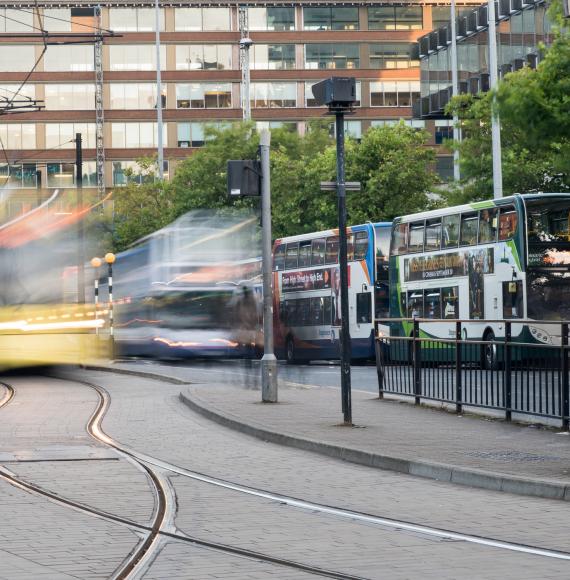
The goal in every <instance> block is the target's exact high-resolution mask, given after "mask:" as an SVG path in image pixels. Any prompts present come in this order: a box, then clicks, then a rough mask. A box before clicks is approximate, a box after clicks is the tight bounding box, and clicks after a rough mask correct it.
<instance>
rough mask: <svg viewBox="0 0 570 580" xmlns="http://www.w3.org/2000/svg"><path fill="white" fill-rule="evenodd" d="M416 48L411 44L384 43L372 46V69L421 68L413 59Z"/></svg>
mask: <svg viewBox="0 0 570 580" xmlns="http://www.w3.org/2000/svg"><path fill="white" fill-rule="evenodd" d="M413 54H415V46H414V44H412V43H409V42H383V43H378V44H370V68H379V69H404V68H410V67H416V66H419V65H420V63H419V60H418V59H417V58H415V57H414V58H412V55H413Z"/></svg>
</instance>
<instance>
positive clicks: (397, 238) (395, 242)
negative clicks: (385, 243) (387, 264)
mask: <svg viewBox="0 0 570 580" xmlns="http://www.w3.org/2000/svg"><path fill="white" fill-rule="evenodd" d="M391 247H392V254H393V255H394V256H398V255H401V254H405V253H406V252H407V250H408V224H397V225H396V226H394V228H393V229H392V245H391Z"/></svg>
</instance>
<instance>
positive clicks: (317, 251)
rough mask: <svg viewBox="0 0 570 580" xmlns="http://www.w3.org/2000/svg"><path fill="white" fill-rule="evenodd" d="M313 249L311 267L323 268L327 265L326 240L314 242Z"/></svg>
mask: <svg viewBox="0 0 570 580" xmlns="http://www.w3.org/2000/svg"><path fill="white" fill-rule="evenodd" d="M311 248H312V249H311V265H312V266H322V265H323V264H324V263H325V240H323V239H319V240H313V241H312V243H311Z"/></svg>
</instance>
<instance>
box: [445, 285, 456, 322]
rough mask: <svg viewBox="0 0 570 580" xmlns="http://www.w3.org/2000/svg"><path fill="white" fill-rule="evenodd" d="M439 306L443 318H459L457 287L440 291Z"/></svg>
mask: <svg viewBox="0 0 570 580" xmlns="http://www.w3.org/2000/svg"><path fill="white" fill-rule="evenodd" d="M441 305H442V307H443V312H442V314H443V318H448V319H451V318H459V301H458V298H457V286H452V287H451V288H442V289H441Z"/></svg>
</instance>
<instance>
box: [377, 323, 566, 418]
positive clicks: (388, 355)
mask: <svg viewBox="0 0 570 580" xmlns="http://www.w3.org/2000/svg"><path fill="white" fill-rule="evenodd" d="M546 328H548V331H545V329H546ZM513 329H514V330H515V331H516V336H513ZM375 330H376V332H375V335H376V367H377V371H378V388H379V395H380V397H382V396H383V395H384V394H387V393H389V394H395V395H404V396H409V397H413V399H414V402H415V403H416V404H420V403H421V402H422V400H426V401H429V400H431V401H438V402H442V403H447V404H450V405H455V409H456V411H457V412H458V413H461V412H462V411H463V407H464V406H469V407H479V408H484V409H494V410H501V411H504V413H505V419H506V420H507V421H510V420H511V418H512V414H513V413H517V414H521V415H532V416H535V417H543V418H549V419H558V420H560V422H561V424H562V427H563V428H564V429H568V426H569V419H570V417H569V415H570V409H569V401H570V394H569V373H570V368H569V365H570V360H569V349H570V347H569V344H568V343H569V337H568V333H569V323H568V322H566V321H562V322H561V321H557V322H552V321H532V320H516V321H515V320H453V321H452V320H432V319H419V318H407V319H386V320H377V321H376V324H375ZM444 333H445V334H444ZM469 336H477V337H478V338H477V339H471V338H469Z"/></svg>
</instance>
